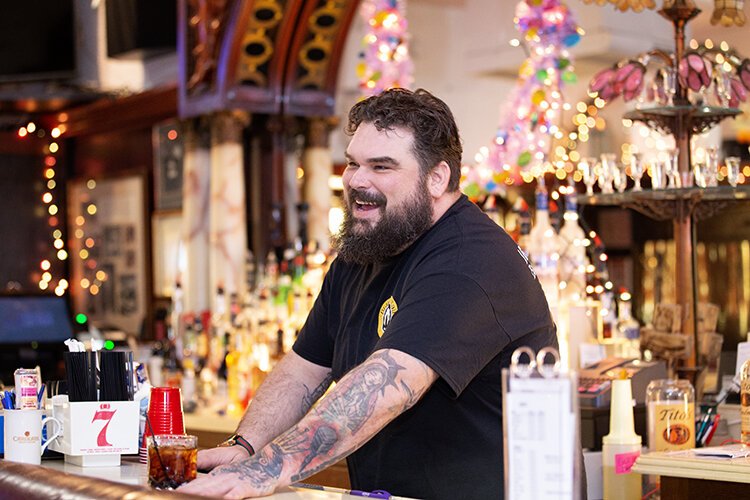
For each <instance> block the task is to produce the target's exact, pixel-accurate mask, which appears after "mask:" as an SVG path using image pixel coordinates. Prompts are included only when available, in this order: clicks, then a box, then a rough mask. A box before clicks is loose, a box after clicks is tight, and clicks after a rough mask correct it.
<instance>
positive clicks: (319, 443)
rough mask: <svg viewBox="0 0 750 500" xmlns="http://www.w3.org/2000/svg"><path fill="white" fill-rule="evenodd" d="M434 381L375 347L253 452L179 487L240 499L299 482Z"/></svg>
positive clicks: (426, 371) (414, 362) (425, 370)
mask: <svg viewBox="0 0 750 500" xmlns="http://www.w3.org/2000/svg"><path fill="white" fill-rule="evenodd" d="M436 379H437V374H436V373H435V372H434V371H433V370H432V369H431V368H429V367H428V366H427V365H426V364H424V363H423V362H421V361H420V360H418V359H416V358H414V357H413V356H410V355H408V354H405V353H403V352H401V351H397V350H394V349H383V350H380V351H376V352H375V353H373V354H372V355H371V356H370V357H369V358H367V360H365V362H364V363H362V364H361V365H359V366H357V367H356V368H354V369H353V370H351V371H350V372H349V373H348V374H347V375H346V376H345V377H343V378H342V379H341V380H340V381H339V383H338V384H337V385H336V387H335V388H333V389H332V390H331V391H330V392H329V393H328V395H327V396H326V397H325V398H323V399H322V400H321V401H320V403H319V404H318V405H316V406H315V407H314V408H313V409H312V411H310V412H309V413H308V414H307V415H306V416H305V417H304V418H303V419H302V420H300V421H299V422H298V423H297V424H296V425H293V426H292V427H291V428H289V430H287V431H286V432H284V433H283V434H281V435H280V436H278V437H277V438H276V439H274V440H273V441H271V442H270V443H268V444H267V445H266V446H265V447H264V448H263V449H261V450H260V451H259V452H258V453H257V454H256V455H254V456H252V457H250V458H249V459H247V460H243V461H240V462H236V463H232V464H231V465H225V466H222V467H219V468H217V469H215V470H214V471H212V472H211V475H210V476H206V477H203V478H199V479H197V480H195V481H192V482H191V483H189V484H187V485H185V486H183V487H182V488H180V491H185V492H186V493H196V494H202V495H211V496H224V497H225V498H245V497H252V496H262V495H268V494H270V493H273V491H274V490H275V489H277V488H279V487H281V486H287V485H289V484H291V483H293V482H296V481H301V480H303V479H305V478H306V477H308V476H311V475H312V474H315V473H316V472H318V471H320V470H322V469H324V468H326V467H328V466H330V465H332V464H334V463H336V462H337V461H339V460H341V459H342V458H344V457H346V456H347V455H349V454H350V453H352V452H353V451H355V450H356V449H357V448H359V447H360V446H362V445H363V444H364V443H365V442H367V441H368V440H369V439H370V438H371V437H372V436H374V435H375V434H376V433H377V432H378V431H380V429H382V428H383V427H385V425H386V424H388V422H390V421H391V420H393V419H394V418H396V417H397V416H398V415H400V414H401V413H403V412H404V411H406V410H408V409H409V408H411V407H412V406H413V405H414V404H415V403H416V402H417V401H419V399H420V398H421V397H422V395H423V394H424V393H425V392H426V391H427V389H429V387H430V386H431V385H432V383H433V382H435V380H436Z"/></svg>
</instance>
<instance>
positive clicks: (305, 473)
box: [291, 448, 356, 483]
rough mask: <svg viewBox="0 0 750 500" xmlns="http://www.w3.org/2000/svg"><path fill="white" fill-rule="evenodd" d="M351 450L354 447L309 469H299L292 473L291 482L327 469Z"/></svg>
mask: <svg viewBox="0 0 750 500" xmlns="http://www.w3.org/2000/svg"><path fill="white" fill-rule="evenodd" d="M355 449H356V448H355ZM353 451H354V449H350V450H347V451H345V452H343V453H341V454H340V455H336V456H335V457H333V458H331V459H329V460H326V461H324V462H321V463H320V464H318V465H316V466H315V467H312V468H310V469H307V470H304V469H300V471H299V472H298V473H296V474H292V477H291V481H292V482H293V483H296V482H297V481H302V480H303V479H306V478H308V477H310V476H312V475H313V474H317V473H318V472H320V471H322V470H323V469H327V468H328V467H330V466H331V465H333V464H335V463H336V462H338V461H339V460H341V458H343V457H347V456H349V455H350V454H351V453H352V452H353Z"/></svg>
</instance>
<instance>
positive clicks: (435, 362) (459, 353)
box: [376, 273, 510, 397]
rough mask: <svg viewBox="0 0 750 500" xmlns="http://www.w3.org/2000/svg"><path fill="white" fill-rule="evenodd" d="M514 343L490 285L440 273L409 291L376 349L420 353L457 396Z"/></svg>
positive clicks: (417, 354) (417, 355)
mask: <svg viewBox="0 0 750 500" xmlns="http://www.w3.org/2000/svg"><path fill="white" fill-rule="evenodd" d="M509 343H510V338H509V336H508V335H507V333H506V332H505V331H504V330H503V328H502V327H501V325H500V324H499V323H498V321H497V319H496V317H495V313H494V310H493V308H492V306H491V304H490V301H489V299H488V297H487V295H486V293H485V292H484V290H482V288H481V287H480V286H479V285H478V284H477V283H476V282H475V281H473V280H471V279H470V278H468V277H466V276H462V275H453V274H447V273H439V274H433V275H429V276H426V277H424V278H421V279H420V280H419V281H418V282H415V283H413V284H412V286H410V287H409V289H408V290H405V291H404V295H403V296H402V298H401V304H398V310H397V312H396V314H395V315H394V316H393V319H392V320H391V322H390V323H389V324H388V327H387V329H386V331H385V333H384V334H383V337H382V338H381V339H380V341H379V342H378V345H377V346H376V349H386V348H389V349H397V350H399V351H402V352H405V353H407V354H409V355H411V356H414V357H416V358H417V359H419V360H421V361H422V362H424V363H426V364H427V365H428V366H430V367H431V368H432V369H433V370H435V372H436V373H437V374H438V375H439V376H440V377H441V378H443V379H444V380H445V381H446V382H447V383H448V385H449V386H450V388H451V389H452V390H453V391H454V395H455V396H456V397H457V396H458V395H460V394H461V392H462V391H463V390H464V389H465V388H466V386H467V385H468V384H469V383H470V382H471V380H472V379H474V377H476V376H477V374H478V373H479V372H480V371H481V370H482V369H483V368H484V367H485V366H486V365H487V363H489V362H490V360H492V358H493V357H495V356H496V355H497V354H498V353H499V352H500V351H502V349H503V348H504V347H505V346H506V345H508V344H509ZM498 383H499V382H498Z"/></svg>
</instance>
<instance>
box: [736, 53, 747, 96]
mask: <svg viewBox="0 0 750 500" xmlns="http://www.w3.org/2000/svg"><path fill="white" fill-rule="evenodd" d="M737 76H739V77H740V81H741V82H742V85H744V86H745V88H746V89H747V90H750V59H743V60H742V63H741V64H740V66H739V68H737Z"/></svg>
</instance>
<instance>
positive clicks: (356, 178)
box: [346, 167, 372, 189]
mask: <svg viewBox="0 0 750 500" xmlns="http://www.w3.org/2000/svg"><path fill="white" fill-rule="evenodd" d="M346 183H347V184H348V186H349V187H350V188H354V189H367V188H369V187H371V186H372V183H371V182H370V176H369V174H368V173H367V169H366V168H362V167H359V168H357V169H355V170H354V171H353V172H351V173H350V175H349V176H348V179H347V180H346Z"/></svg>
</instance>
